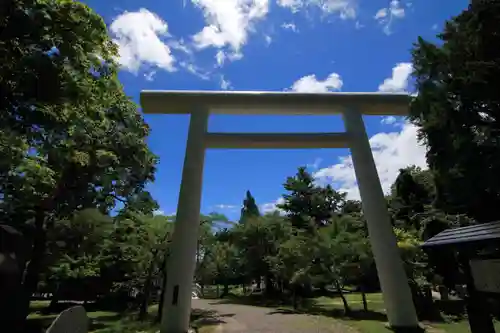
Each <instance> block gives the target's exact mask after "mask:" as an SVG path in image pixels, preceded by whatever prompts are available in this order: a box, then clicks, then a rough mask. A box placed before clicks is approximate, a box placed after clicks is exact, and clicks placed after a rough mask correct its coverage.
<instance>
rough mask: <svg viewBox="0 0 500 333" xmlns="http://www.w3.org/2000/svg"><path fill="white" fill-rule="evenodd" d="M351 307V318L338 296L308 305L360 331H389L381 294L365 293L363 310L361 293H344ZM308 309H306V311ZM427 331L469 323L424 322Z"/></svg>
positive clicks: (446, 331) (460, 328) (452, 331)
mask: <svg viewBox="0 0 500 333" xmlns="http://www.w3.org/2000/svg"><path fill="white" fill-rule="evenodd" d="M346 298H347V300H348V302H349V305H350V307H351V309H352V310H353V312H354V315H353V318H347V317H345V316H343V305H342V300H341V299H340V298H327V297H319V298H316V299H314V301H313V302H312V304H311V305H310V306H309V307H308V308H309V309H310V311H312V312H322V313H330V314H331V315H332V316H334V317H337V318H338V319H340V320H342V321H343V322H345V323H346V324H348V325H350V326H352V327H355V328H357V329H358V330H359V331H360V332H362V333H365V332H366V333H390V332H392V331H391V330H389V329H387V328H386V327H385V324H386V323H387V319H386V317H385V309H384V303H383V300H382V294H380V293H375V294H367V302H368V310H369V312H367V313H366V312H364V311H363V302H362V298H361V294H358V293H352V294H348V295H346ZM307 310H308V309H306V311H307ZM423 324H424V325H425V326H426V328H427V332H430V333H467V332H470V330H469V323H468V322H467V320H462V321H458V322H438V323H434V322H424V323H423ZM495 329H496V330H497V331H498V332H500V322H496V323H495Z"/></svg>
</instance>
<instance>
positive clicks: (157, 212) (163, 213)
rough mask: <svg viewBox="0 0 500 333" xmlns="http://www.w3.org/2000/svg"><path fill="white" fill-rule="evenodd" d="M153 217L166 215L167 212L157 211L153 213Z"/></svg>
mask: <svg viewBox="0 0 500 333" xmlns="http://www.w3.org/2000/svg"><path fill="white" fill-rule="evenodd" d="M153 215H165V212H164V211H163V210H161V209H157V210H155V211H154V212H153Z"/></svg>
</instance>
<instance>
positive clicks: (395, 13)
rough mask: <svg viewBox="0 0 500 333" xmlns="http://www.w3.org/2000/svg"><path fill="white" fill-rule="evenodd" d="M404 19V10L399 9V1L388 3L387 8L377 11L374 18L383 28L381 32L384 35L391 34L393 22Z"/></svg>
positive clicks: (394, 0)
mask: <svg viewBox="0 0 500 333" xmlns="http://www.w3.org/2000/svg"><path fill="white" fill-rule="evenodd" d="M404 17H405V9H404V8H403V7H401V3H400V1H398V0H392V1H391V2H390V3H389V7H384V8H381V9H379V10H378V11H377V13H376V14H375V17H374V18H375V20H377V21H378V22H379V23H380V24H381V25H382V26H383V29H382V30H383V31H384V33H385V34H386V35H390V34H392V24H393V22H394V20H396V19H402V18H404Z"/></svg>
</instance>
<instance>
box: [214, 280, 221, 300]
mask: <svg viewBox="0 0 500 333" xmlns="http://www.w3.org/2000/svg"><path fill="white" fill-rule="evenodd" d="M216 292H217V293H216V294H215V298H219V295H220V289H219V283H217V291H216Z"/></svg>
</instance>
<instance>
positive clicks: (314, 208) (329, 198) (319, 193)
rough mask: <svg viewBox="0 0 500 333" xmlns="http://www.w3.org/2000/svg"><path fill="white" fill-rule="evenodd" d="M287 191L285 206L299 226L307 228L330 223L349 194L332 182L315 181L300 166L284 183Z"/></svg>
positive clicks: (290, 217) (293, 221) (295, 224)
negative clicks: (322, 183) (339, 190)
mask: <svg viewBox="0 0 500 333" xmlns="http://www.w3.org/2000/svg"><path fill="white" fill-rule="evenodd" d="M283 186H284V188H285V190H286V191H288V193H287V194H284V195H283V199H284V201H283V203H282V204H279V205H277V206H278V208H280V209H282V210H283V211H284V212H285V214H286V215H287V217H288V218H289V219H290V221H291V222H292V225H293V226H294V227H295V228H297V229H302V230H307V229H311V228H315V227H320V226H324V225H327V224H328V223H329V221H330V219H331V218H332V217H333V216H334V215H335V214H336V213H338V212H339V210H340V208H341V207H342V206H343V204H344V201H345V197H346V194H345V193H340V192H337V191H335V190H334V189H333V188H332V187H331V186H330V185H327V186H326V187H321V186H318V185H317V184H315V182H314V178H313V177H312V175H311V174H310V173H309V172H307V170H306V168H305V167H300V168H299V169H298V171H297V174H296V175H295V176H294V177H288V179H287V180H286V182H285V184H284V185H283Z"/></svg>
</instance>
